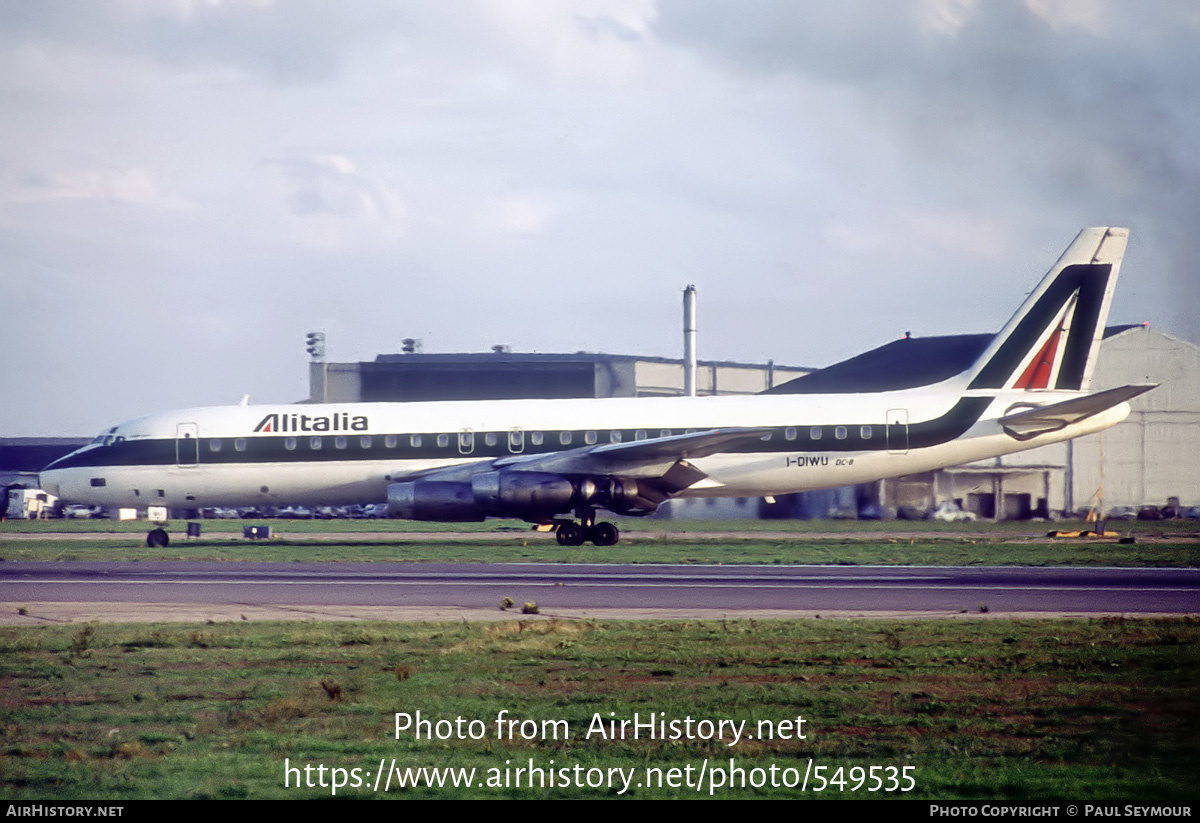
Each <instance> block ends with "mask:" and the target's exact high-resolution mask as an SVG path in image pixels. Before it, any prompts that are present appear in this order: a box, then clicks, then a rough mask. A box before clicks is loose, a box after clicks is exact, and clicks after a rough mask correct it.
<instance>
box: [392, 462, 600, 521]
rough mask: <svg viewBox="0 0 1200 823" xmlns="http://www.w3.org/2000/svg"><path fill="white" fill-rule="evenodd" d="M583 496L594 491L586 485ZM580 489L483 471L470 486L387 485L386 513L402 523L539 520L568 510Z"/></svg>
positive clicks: (550, 479)
mask: <svg viewBox="0 0 1200 823" xmlns="http://www.w3.org/2000/svg"><path fill="white" fill-rule="evenodd" d="M582 485H585V486H586V488H585V489H584V491H585V493H587V492H590V491H591V490H592V489H594V484H592V483H591V481H584V483H583V484H582ZM579 491H580V485H577V484H576V483H575V482H572V481H571V480H568V479H567V478H566V477H563V476H562V475H559V474H548V473H546V472H515V471H498V472H481V473H480V474H476V475H474V476H473V477H472V478H471V481H470V482H469V483H461V482H452V481H445V480H416V481H413V482H410V483H393V484H391V485H390V486H388V511H389V512H390V513H391V514H393V515H395V516H396V517H402V518H404V519H405V520H445V521H467V520H483V519H484V518H485V517H487V516H489V515H490V516H492V517H521V518H526V519H534V520H537V519H543V518H548V517H551V516H553V515H556V514H559V513H561V512H566V511H570V510H571V509H572V508H573V507H574V505H575V504H576V503H577V502H578V501H579V500H581V499H582V498H581V497H580V495H579Z"/></svg>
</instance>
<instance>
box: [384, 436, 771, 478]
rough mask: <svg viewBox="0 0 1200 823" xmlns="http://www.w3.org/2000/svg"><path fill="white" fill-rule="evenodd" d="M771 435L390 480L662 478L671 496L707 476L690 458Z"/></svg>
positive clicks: (651, 445) (541, 457)
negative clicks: (516, 475) (513, 474)
mask: <svg viewBox="0 0 1200 823" xmlns="http://www.w3.org/2000/svg"><path fill="white" fill-rule="evenodd" d="M769 432H770V429H758V428H731V429H709V430H706V431H700V432H693V433H691V434H676V435H671V436H669V437H655V438H651V439H647V440H634V441H631V442H627V443H604V444H597V445H593V446H581V447H578V448H574V449H565V450H563V451H557V452H551V453H549V454H514V455H507V456H505V457H500V458H495V459H491V460H479V461H476V462H472V463H465V464H461V465H458V466H451V467H449V468H441V469H430V470H426V471H422V472H413V473H411V474H407V475H394V476H393V477H392V480H393V481H401V482H404V481H412V480H417V479H420V480H450V481H464V480H468V479H469V478H470V477H471V475H474V474H477V473H479V472H481V471H493V470H498V469H503V470H506V471H526V472H548V473H552V474H562V475H568V474H569V475H590V476H608V475H620V476H621V477H632V478H642V479H657V478H662V479H664V480H666V481H667V485H668V486H669V487H672V488H671V490H672V491H678V490H679V489H684V488H687V487H688V486H690V485H692V483H695V482H697V481H698V480H702V479H703V478H704V477H706V476H707V475H705V474H704V473H703V472H702V471H700V470H699V469H697V468H696V467H695V466H693V465H692V464H690V463H688V462H687V460H688V458H695V457H707V456H708V455H710V454H716V453H717V452H720V451H723V450H725V449H728V448H729V447H730V446H732V445H733V444H735V443H740V442H743V441H746V440H753V439H756V438H760V437H762V436H763V435H765V434H768V433H769Z"/></svg>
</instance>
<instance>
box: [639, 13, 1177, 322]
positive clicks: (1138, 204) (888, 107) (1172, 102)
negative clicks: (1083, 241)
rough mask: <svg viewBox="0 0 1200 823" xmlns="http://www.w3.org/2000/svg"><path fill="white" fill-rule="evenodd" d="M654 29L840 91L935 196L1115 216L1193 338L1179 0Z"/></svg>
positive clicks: (689, 23)
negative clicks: (1021, 198) (1166, 286)
mask: <svg viewBox="0 0 1200 823" xmlns="http://www.w3.org/2000/svg"><path fill="white" fill-rule="evenodd" d="M1039 11H1040V12H1041V13H1038V12H1039ZM654 30H655V33H656V34H657V35H658V36H659V37H661V38H663V39H664V40H665V41H667V42H670V43H674V44H676V45H678V46H683V47H685V48H688V49H691V50H694V51H696V52H698V53H700V54H702V55H703V56H705V57H708V58H713V59H716V60H719V61H721V62H723V63H724V64H725V65H726V66H727V68H728V69H729V70H731V71H735V72H743V73H752V74H754V73H756V74H774V75H794V76H796V77H798V78H804V79H806V80H809V81H811V82H817V83H822V84H829V85H836V86H844V87H848V88H853V89H855V90H856V91H857V92H858V93H859V94H861V95H863V96H865V97H866V105H867V106H868V107H869V108H870V110H872V111H874V112H876V113H877V115H878V116H877V118H876V120H875V123H874V127H875V128H878V129H880V130H882V131H885V132H887V133H889V134H890V136H891V138H892V139H893V140H894V142H895V144H896V145H898V146H900V147H902V148H903V150H904V151H905V152H906V154H907V155H908V157H909V158H910V159H911V162H913V163H914V164H916V166H917V167H918V168H920V169H921V171H922V175H924V176H928V178H929V179H932V180H935V181H938V183H940V185H941V186H944V187H946V194H945V197H946V198H947V199H948V200H950V201H953V200H955V199H959V200H962V201H973V202H975V203H978V202H980V201H982V200H985V199H986V197H987V193H988V192H1002V193H1008V192H1012V191H1023V192H1024V193H1025V195H1026V196H1028V197H1029V198H1030V199H1031V200H1033V199H1036V200H1039V201H1049V202H1052V203H1055V204H1056V205H1057V208H1058V209H1059V210H1066V211H1073V212H1075V213H1079V214H1080V216H1081V219H1082V220H1084V221H1085V222H1100V223H1103V222H1114V223H1128V224H1130V225H1131V226H1132V228H1133V229H1134V238H1135V242H1138V243H1140V244H1141V245H1143V246H1144V247H1145V249H1146V252H1145V254H1144V255H1143V256H1142V262H1143V264H1144V265H1148V266H1155V267H1162V269H1163V270H1164V272H1163V273H1164V274H1165V275H1166V278H1165V279H1167V280H1168V281H1169V282H1170V283H1172V284H1173V285H1172V286H1171V288H1170V292H1171V299H1175V298H1176V297H1178V298H1179V299H1180V300H1181V301H1184V302H1180V303H1178V304H1177V306H1178V307H1177V309H1176V310H1175V323H1174V327H1173V328H1172V329H1170V330H1171V331H1173V332H1175V333H1178V334H1183V335H1185V336H1187V337H1189V338H1190V339H1192V340H1197V341H1200V328H1197V326H1198V325H1200V324H1198V323H1197V320H1196V317H1195V309H1194V307H1195V306H1197V305H1200V232H1197V231H1196V230H1195V226H1196V225H1197V223H1198V221H1200V148H1198V146H1200V143H1198V139H1197V135H1198V134H1200V48H1197V47H1196V46H1197V43H1198V42H1200V14H1198V12H1197V9H1196V6H1195V5H1194V4H1193V3H1190V2H1176V3H1166V2H1159V3H1154V4H1150V5H1145V4H1137V3H1124V4H1111V5H1110V4H1105V3H1066V2H1042V3H1033V2H1031V3H1028V4H1026V3H1017V2H986V3H978V4H973V3H950V2H944V3H937V2H924V3H918V2H914V3H893V2H886V3H885V2H857V3H836V4H833V3H820V2H812V3H779V2H773V1H772V0H751V1H750V2H743V3H738V4H729V3H724V2H719V0H700V2H696V1H695V0H662V2H661V3H660V4H659V15H658V17H657V19H656V21H655V28H654ZM954 189H957V191H954Z"/></svg>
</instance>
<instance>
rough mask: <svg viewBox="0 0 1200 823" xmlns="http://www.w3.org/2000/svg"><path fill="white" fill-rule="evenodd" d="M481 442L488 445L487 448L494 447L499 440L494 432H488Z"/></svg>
mask: <svg viewBox="0 0 1200 823" xmlns="http://www.w3.org/2000/svg"><path fill="white" fill-rule="evenodd" d="M483 442H484V443H486V444H488V445H489V446H494V445H496V443H497V442H499V438H498V437H496V433H495V432H488V433H487V434H485V435H484V436H483Z"/></svg>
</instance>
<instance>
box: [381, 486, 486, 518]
mask: <svg viewBox="0 0 1200 823" xmlns="http://www.w3.org/2000/svg"><path fill="white" fill-rule="evenodd" d="M387 493H388V513H389V514H392V515H394V516H396V517H402V518H404V519H405V520H443V521H467V520H482V519H483V518H484V517H485V516H486V515H485V513H484V512H483V511H482V510H480V508H479V506H477V505H476V504H475V497H474V495H472V494H471V484H470V483H451V482H447V481H444V480H417V481H416V482H413V483H392V484H391V485H390V486H388V487H387Z"/></svg>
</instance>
